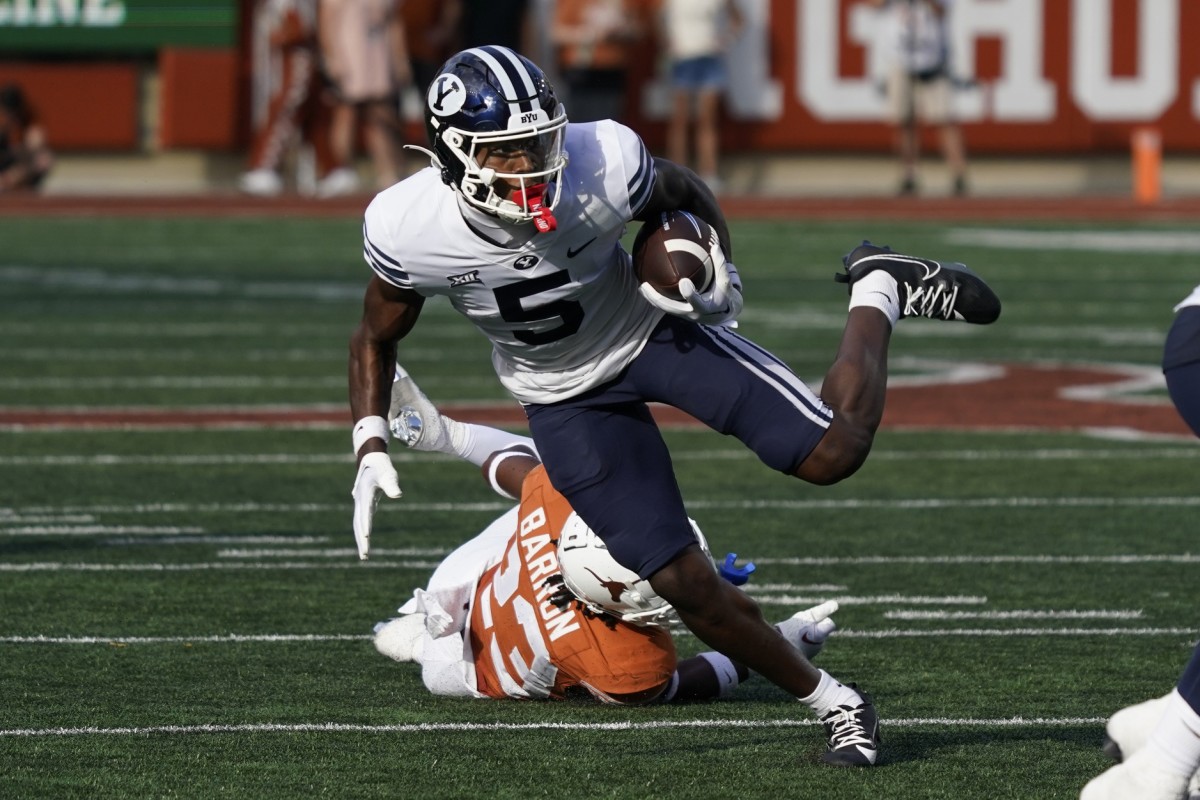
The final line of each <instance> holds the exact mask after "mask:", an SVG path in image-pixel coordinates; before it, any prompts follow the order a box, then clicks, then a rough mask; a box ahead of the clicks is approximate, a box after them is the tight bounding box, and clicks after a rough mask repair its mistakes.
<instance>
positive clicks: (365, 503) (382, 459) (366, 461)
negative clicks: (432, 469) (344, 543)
mask: <svg viewBox="0 0 1200 800" xmlns="http://www.w3.org/2000/svg"><path fill="white" fill-rule="evenodd" d="M379 492H383V493H384V494H386V495H387V496H388V497H390V498H392V499H393V500H394V499H396V498H398V497H399V496H400V495H401V494H402V493H401V491H400V476H399V475H397V474H396V468H395V467H393V466H392V459H391V458H389V457H388V454H387V453H384V452H375V453H367V454H366V455H365V456H363V457H362V461H360V462H359V464H358V477H356V478H355V479H354V489H352V490H351V492H350V494H351V495H352V496H353V497H354V542H355V544H357V545H358V557H359V558H360V559H362V560H363V561H366V560H367V553H368V552H369V551H370V549H371V521H372V520H373V519H374V517H375V506H376V505H378V503H379V494H378V493H379Z"/></svg>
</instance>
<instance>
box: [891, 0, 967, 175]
mask: <svg viewBox="0 0 1200 800" xmlns="http://www.w3.org/2000/svg"><path fill="white" fill-rule="evenodd" d="M869 2H870V3H871V5H873V6H875V7H877V8H879V9H881V11H882V12H883V13H885V14H886V15H887V18H886V19H885V27H884V37H885V40H886V41H888V42H890V56H891V58H890V63H889V67H888V74H887V79H886V92H887V99H888V113H889V116H890V119H891V121H892V124H893V125H895V128H896V149H897V151H898V153H899V156H900V168H901V179H900V194H901V195H912V194H916V193H917V162H918V160H919V158H920V154H921V125H922V124H927V125H936V126H937V127H938V128H939V131H940V135H941V144H942V154H943V155H944V156H945V159H946V165H947V166H948V167H949V168H950V173H951V177H952V180H953V184H952V191H953V193H954V194H955V195H957V196H962V195H965V194H966V193H967V160H966V159H967V157H966V146H965V145H964V143H963V136H962V129H961V128H959V126H958V123H957V122H956V121H955V119H954V110H953V97H952V93H953V81H952V80H951V72H950V31H949V24H948V18H949V12H950V6H951V2H952V0H869Z"/></svg>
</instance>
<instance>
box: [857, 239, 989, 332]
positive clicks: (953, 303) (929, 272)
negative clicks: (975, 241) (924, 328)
mask: <svg viewBox="0 0 1200 800" xmlns="http://www.w3.org/2000/svg"><path fill="white" fill-rule="evenodd" d="M842 264H844V265H845V267H846V271H845V272H844V273H839V274H837V275H835V276H834V277H835V278H836V279H837V280H838V281H839V282H841V283H848V284H851V285H853V284H854V282H855V281H857V280H859V279H860V278H862V277H863V276H864V275H866V274H867V273H869V272H873V271H875V270H877V269H881V270H883V271H884V272H886V273H887V274H889V275H891V276H892V277H893V278H895V279H896V289H897V291H898V292H899V294H900V318H901V319H903V318H905V317H929V318H930V319H942V320H960V321H962V322H972V323H974V324H976V325H987V324H989V323H992V322H995V321H996V319H997V318H998V317H999V316H1000V298H999V297H997V296H996V293H995V292H993V291H992V290H991V289H990V288H989V287H988V285H987V284H986V283H984V282H983V279H982V278H980V277H979V276H978V275H976V274H975V273H974V272H971V270H969V269H967V268H966V267H965V266H963V265H962V264H955V263H946V264H943V263H941V262H939V261H932V260H930V259H928V258H917V257H916V256H906V255H901V254H900V253H894V252H892V249H891V248H890V247H877V246H875V245H873V244H871V243H870V242H863V243H862V244H860V245H859V246H858V247H856V248H854V250H853V251H852V252H851V253H850V254H849V255H848V256H846V257H845V258H843V259H842Z"/></svg>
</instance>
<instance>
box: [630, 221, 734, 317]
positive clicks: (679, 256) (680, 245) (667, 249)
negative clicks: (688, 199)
mask: <svg viewBox="0 0 1200 800" xmlns="http://www.w3.org/2000/svg"><path fill="white" fill-rule="evenodd" d="M713 247H720V244H719V241H718V237H717V232H716V231H715V230H713V228H712V226H711V225H709V224H708V223H707V222H705V221H704V220H702V219H700V218H699V217H697V216H696V215H694V214H689V213H688V212H686V211H667V212H664V213H662V214H661V215H659V217H658V219H654V220H650V221H649V222H646V223H645V224H643V225H642V228H641V230H639V231H638V233H637V236H636V237H635V238H634V240H633V271H634V274H636V275H637V279H638V282H639V283H648V284H650V285H651V286H653V287H654V288H655V289H656V290H657V291H658V293H659V294H661V295H663V296H664V297H669V298H671V299H672V300H682V299H683V296H682V295H680V294H679V282H680V281H681V280H683V279H684V278H690V279H691V281H692V283H693V284H694V285H695V287H696V290H697V291H700V292H706V291H708V289H709V288H710V287H711V285H712V281H713V277H714V275H716V268H715V265H714V264H713V260H712V248H713Z"/></svg>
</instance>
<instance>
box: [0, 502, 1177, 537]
mask: <svg viewBox="0 0 1200 800" xmlns="http://www.w3.org/2000/svg"><path fill="white" fill-rule="evenodd" d="M686 505H687V507H688V508H691V509H705V510H722V509H732V510H754V509H782V510H792V511H814V510H831V511H836V510H844V509H863V508H875V509H885V510H896V511H900V510H923V509H945V508H1146V507H1150V508H1191V507H1195V506H1200V496H1196V495H1188V496H1164V497H965V498H942V497H914V498H909V499H906V500H874V499H865V498H848V499H838V500H833V499H830V500H782V499H781V500H695V501H688V502H687V503H686ZM349 507H350V506H349V504H348V503H347V504H341V503H295V504H287V503H145V504H142V503H135V504H130V505H94V506H57V507H56V506H26V507H3V506H0V526H3V525H6V524H13V523H15V522H16V521H17V519H18V518H19V517H22V516H29V515H51V514H63V515H78V514H92V515H94V514H220V513H228V514H241V513H254V512H266V513H317V512H334V513H339V514H343V513H346V512H347V511H348V509H349ZM391 507H393V508H395V509H396V510H397V511H403V512H405V513H412V512H420V511H440V512H455V513H459V512H462V513H471V514H474V513H478V512H483V511H495V512H499V511H507V510H508V509H509V508H511V507H512V503H506V502H503V501H499V500H497V501H485V502H476V503H417V502H410V501H408V500H402V501H401V502H399V503H396V504H393V505H392V506H391ZM2 533H10V534H11V533H12V531H11V530H9V531H4V530H3V529H0V534H2Z"/></svg>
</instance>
